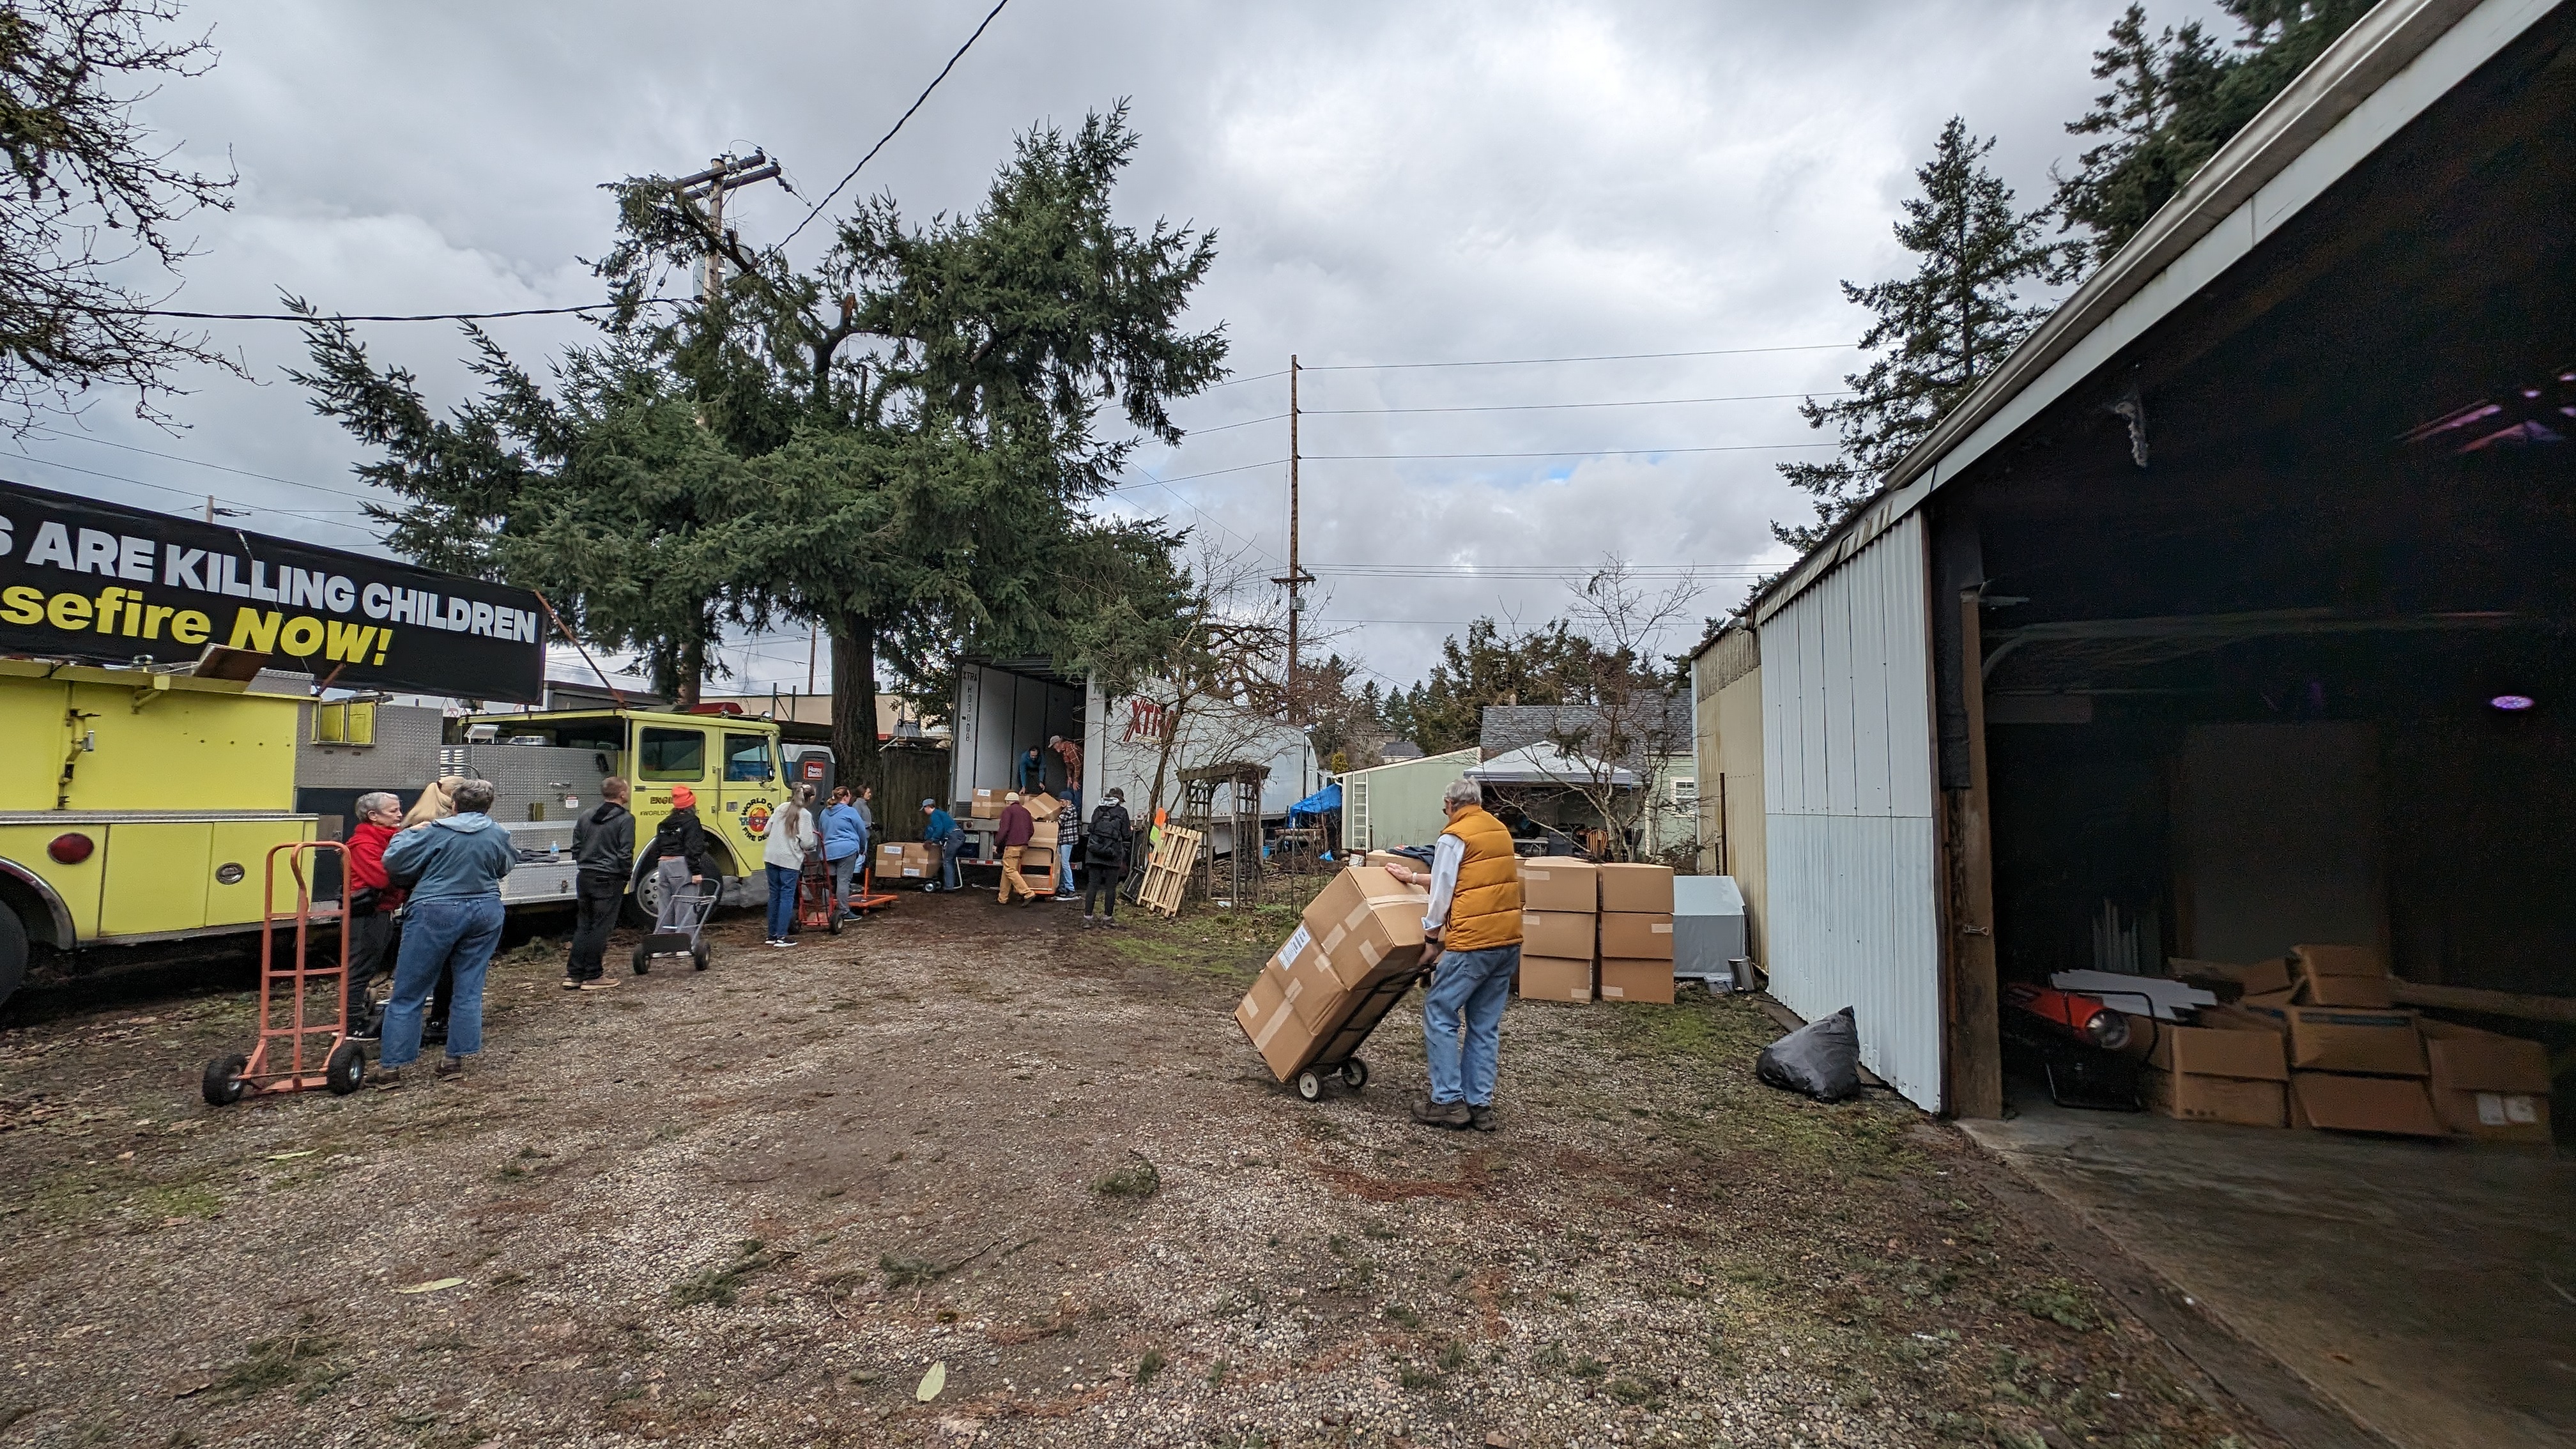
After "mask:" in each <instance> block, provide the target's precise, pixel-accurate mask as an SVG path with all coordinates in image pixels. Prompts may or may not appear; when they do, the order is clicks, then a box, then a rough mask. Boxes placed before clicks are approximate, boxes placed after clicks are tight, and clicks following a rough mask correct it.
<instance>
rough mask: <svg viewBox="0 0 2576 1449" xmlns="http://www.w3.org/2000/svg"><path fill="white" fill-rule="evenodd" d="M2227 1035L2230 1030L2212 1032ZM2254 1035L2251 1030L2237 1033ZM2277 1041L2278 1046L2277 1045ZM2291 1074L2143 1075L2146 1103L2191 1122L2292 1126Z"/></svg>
mask: <svg viewBox="0 0 2576 1449" xmlns="http://www.w3.org/2000/svg"><path fill="white" fill-rule="evenodd" d="M2213 1034H2214V1035H2227V1034H2228V1033H2223V1032H2222V1033H2213ZM2235 1034H2236V1035H2241V1036H2249V1037H2250V1036H2251V1034H2250V1033H2242V1032H2240V1033H2235ZM2277 1045H2278V1043H2277V1040H2276V1042H2275V1046H2276V1048H2277ZM2288 1077H2289V1073H2287V1072H2283V1073H2282V1074H2281V1078H2282V1079H2281V1080H2277V1081H2256V1080H2252V1079H2249V1078H2243V1077H2204V1076H2196V1075H2193V1074H2191V1073H2187V1072H2186V1073H2182V1074H2179V1075H2178V1074H2176V1073H2173V1072H2164V1071H2154V1070H2149V1071H2148V1072H2147V1073H2146V1074H2145V1075H2144V1077H2143V1078H2142V1080H2143V1082H2144V1083H2145V1086H2146V1096H2147V1106H2148V1107H2150V1108H2152V1109H2153V1110H2155V1111H2158V1112H2161V1113H2163V1114H2164V1115H2166V1116H2168V1117H2180V1118H2183V1119H2184V1120H2186V1121H2191V1122H2232V1123H2235V1124H2236V1125H2237V1126H2240V1127H2287V1126H2289V1125H2290V1102H2289V1092H2290V1088H2289V1083H2288V1080H2287V1079H2288Z"/></svg>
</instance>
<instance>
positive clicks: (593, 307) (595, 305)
mask: <svg viewBox="0 0 2576 1449" xmlns="http://www.w3.org/2000/svg"><path fill="white" fill-rule="evenodd" d="M686 300H687V299H686V298H683V297H644V298H640V299H638V300H637V303H636V305H638V306H648V307H649V306H652V305H655V304H657V303H674V302H682V301H686ZM624 305H626V304H624V303H622V302H584V303H582V304H581V305H580V306H578V307H521V308H518V309H516V310H515V311H509V312H400V313H392V312H384V313H354V312H334V313H331V314H329V315H328V316H324V315H321V314H315V315H312V316H307V315H306V314H304V313H302V312H170V311H163V310H160V309H158V308H152V307H103V308H101V309H99V310H101V311H103V312H112V313H115V314H116V315H118V316H120V317H179V318H184V319H187V320H189V321H195V322H301V323H307V324H310V323H314V322H490V321H494V320H496V319H499V318H503V317H564V316H570V315H572V314H574V313H579V312H606V311H611V310H614V309H615V308H618V307H621V306H624Z"/></svg>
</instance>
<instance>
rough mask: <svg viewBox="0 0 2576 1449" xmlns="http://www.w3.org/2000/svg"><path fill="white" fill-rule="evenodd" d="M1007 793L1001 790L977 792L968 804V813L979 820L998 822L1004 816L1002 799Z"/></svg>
mask: <svg viewBox="0 0 2576 1449" xmlns="http://www.w3.org/2000/svg"><path fill="white" fill-rule="evenodd" d="M1007 793H1009V792H1007V791H1004V790H1000V789H988V790H977V791H976V792H975V794H974V796H973V798H971V799H969V800H968V801H967V802H966V813H967V814H968V815H970V816H972V817H974V818H975V819H978V820H998V819H1000V818H1001V815H1002V803H1003V802H1002V797H1003V795H1005V794H1007Z"/></svg>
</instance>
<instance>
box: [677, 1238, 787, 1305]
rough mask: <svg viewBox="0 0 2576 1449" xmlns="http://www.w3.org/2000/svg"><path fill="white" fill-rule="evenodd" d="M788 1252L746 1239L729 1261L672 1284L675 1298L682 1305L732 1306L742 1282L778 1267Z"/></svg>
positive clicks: (737, 1247) (735, 1248) (758, 1241)
mask: <svg viewBox="0 0 2576 1449" xmlns="http://www.w3.org/2000/svg"><path fill="white" fill-rule="evenodd" d="M785 1257H786V1255H784V1254H781V1253H774V1252H771V1251H770V1250H769V1248H768V1246H767V1245H766V1244H764V1243H762V1242H761V1241H760V1239H758V1238H745V1239H743V1240H742V1241H741V1242H739V1243H736V1244H735V1245H734V1251H733V1258H732V1260H731V1261H729V1262H725V1263H721V1264H718V1265H716V1266H714V1267H711V1268H700V1269H699V1270H698V1271H696V1272H694V1273H692V1274H690V1275H689V1276H688V1277H686V1278H683V1279H681V1280H680V1281H679V1282H677V1283H674V1284H672V1285H671V1301H672V1303H674V1304H676V1305H678V1306H679V1307H682V1308H687V1307H689V1306H691V1305H693V1304H698V1303H713V1304H715V1305H717V1306H718V1307H729V1306H731V1305H732V1303H733V1301H734V1300H735V1299H736V1298H737V1297H739V1296H741V1293H742V1285H743V1284H744V1283H745V1282H746V1281H748V1280H749V1279H750V1278H751V1276H752V1275H753V1274H755V1273H758V1272H759V1271H761V1270H762V1269H764V1268H771V1267H775V1266H777V1265H778V1264H779V1263H781V1262H783V1261H785Z"/></svg>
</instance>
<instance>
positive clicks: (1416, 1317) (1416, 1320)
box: [1378, 1303, 1422, 1328]
mask: <svg viewBox="0 0 2576 1449" xmlns="http://www.w3.org/2000/svg"><path fill="white" fill-rule="evenodd" d="M1378 1312H1379V1314H1381V1315H1382V1316H1384V1317H1385V1319H1386V1321H1387V1322H1389V1323H1393V1324H1396V1325H1399V1326H1401V1327H1404V1328H1420V1327H1421V1326H1422V1315H1421V1314H1419V1313H1416V1312H1415V1311H1413V1310H1412V1309H1411V1308H1408V1307H1406V1306H1405V1305H1404V1304H1401V1303H1390V1304H1388V1305H1386V1306H1385V1307H1384V1308H1381V1309H1379V1310H1378Z"/></svg>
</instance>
